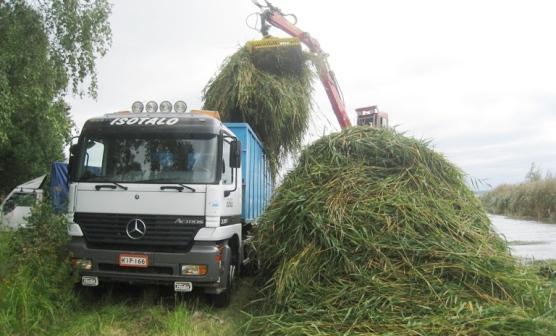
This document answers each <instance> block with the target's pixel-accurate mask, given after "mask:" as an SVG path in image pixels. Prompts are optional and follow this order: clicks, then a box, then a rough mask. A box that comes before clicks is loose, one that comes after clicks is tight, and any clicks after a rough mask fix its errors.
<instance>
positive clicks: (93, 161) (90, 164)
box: [83, 139, 104, 176]
mask: <svg viewBox="0 0 556 336" xmlns="http://www.w3.org/2000/svg"><path fill="white" fill-rule="evenodd" d="M86 148H87V151H86V152H85V158H84V159H85V165H84V171H83V176H100V175H101V170H102V161H103V160H102V159H103V157H104V144H103V143H102V142H100V141H96V140H92V139H90V140H88V141H87V142H86Z"/></svg>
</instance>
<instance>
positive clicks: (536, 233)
mask: <svg viewBox="0 0 556 336" xmlns="http://www.w3.org/2000/svg"><path fill="white" fill-rule="evenodd" d="M489 217H490V220H491V221H492V224H493V225H494V228H495V230H496V231H497V232H498V233H499V234H500V235H502V236H504V237H505V238H506V239H507V240H508V242H509V243H510V247H511V250H512V254H513V255H514V256H517V257H522V258H527V259H535V260H546V259H555V260H556V224H547V223H540V222H536V221H530V220H519V219H512V218H508V217H504V216H498V215H489Z"/></svg>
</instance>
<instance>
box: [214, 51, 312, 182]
mask: <svg viewBox="0 0 556 336" xmlns="http://www.w3.org/2000/svg"><path fill="white" fill-rule="evenodd" d="M276 53H279V52H278V51H274V52H273V53H272V55H274V54H276ZM279 54H280V53H279ZM281 55H282V56H283V58H288V56H289V55H290V54H289V53H287V52H286V53H285V54H281ZM280 59H281V58H277V57H267V58H266V59H265V68H264V69H260V68H259V67H257V66H255V64H254V63H253V61H252V58H251V54H250V52H249V50H248V49H247V47H244V48H241V49H240V50H239V51H237V52H236V53H235V54H234V55H232V56H231V57H230V58H228V59H227V60H226V61H225V62H224V64H223V65H222V67H221V68H220V71H219V73H218V74H217V75H216V76H215V77H214V78H212V79H211V80H210V82H209V83H208V84H207V86H206V87H205V89H204V97H203V99H204V108H205V109H208V110H215V111H219V112H220V115H221V118H222V120H224V121H233V122H247V123H249V125H250V126H251V127H252V128H253V130H254V131H255V133H256V134H257V136H258V137H259V138H260V139H261V141H262V142H263V144H264V146H265V150H266V153H267V156H268V159H269V162H270V166H271V171H272V172H273V173H274V174H276V172H277V171H278V169H279V168H280V165H281V162H283V159H284V158H285V156H286V155H287V154H289V153H292V152H293V151H295V150H297V149H299V147H300V146H301V141H302V139H303V136H304V134H305V131H306V129H307V126H308V122H309V115H310V108H311V92H312V86H311V83H312V78H313V74H312V71H311V69H310V67H309V65H308V64H307V59H306V58H305V57H304V56H303V57H300V58H299V57H296V56H294V59H295V60H296V61H297V62H295V61H294V62H291V61H290V62H285V61H280V62H279V60H280ZM284 67H286V69H284ZM292 69H293V70H292Z"/></svg>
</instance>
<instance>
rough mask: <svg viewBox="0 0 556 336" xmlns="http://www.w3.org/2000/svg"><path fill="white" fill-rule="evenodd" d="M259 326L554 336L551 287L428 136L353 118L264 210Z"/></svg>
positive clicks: (320, 331)
mask: <svg viewBox="0 0 556 336" xmlns="http://www.w3.org/2000/svg"><path fill="white" fill-rule="evenodd" d="M256 246H257V248H258V253H259V257H260V260H261V262H262V271H261V279H260V280H262V281H263V283H265V286H263V287H264V288H263V289H262V291H261V293H260V300H258V301H255V303H254V305H255V308H256V309H253V316H252V318H251V319H250V322H249V323H248V324H247V325H246V332H248V333H251V334H256V335H353V334H365V335H374V334H378V335H530V334H535V335H549V334H551V335H552V334H555V333H556V318H555V317H556V313H555V311H554V309H553V308H552V307H553V305H554V303H555V302H554V295H553V293H552V291H553V290H554V289H550V288H543V286H542V282H541V281H542V280H541V279H539V278H538V277H536V276H535V275H534V274H529V273H528V272H526V271H524V269H523V268H522V267H521V266H519V265H518V264H517V263H516V262H515V261H514V259H512V257H511V256H510V255H509V253H508V249H507V246H506V243H505V242H504V241H503V240H502V239H500V238H499V237H498V236H497V235H496V233H495V232H493V230H492V229H491V225H490V222H489V219H488V217H487V216H486V214H485V212H484V210H483V208H482V207H481V204H480V202H479V201H478V200H477V199H476V197H475V196H474V195H473V193H472V192H471V191H470V190H469V189H468V188H467V187H466V185H465V183H464V180H463V176H462V173H461V172H460V171H459V170H458V169H457V168H456V167H454V166H453V165H452V164H450V163H449V162H448V161H447V160H446V159H445V158H444V157H443V156H442V155H440V154H438V153H436V152H434V151H433V150H431V149H429V148H428V145H427V143H426V142H423V141H418V140H415V139H412V138H408V137H405V136H403V135H401V134H398V133H396V132H395V131H391V130H383V129H372V128H369V127H353V128H349V129H346V130H343V131H342V132H340V133H336V134H333V135H329V136H327V137H324V138H322V139H320V140H319V141H317V142H316V143H314V144H313V145H311V146H310V147H308V148H307V149H306V150H305V151H303V153H302V154H301V157H300V159H299V162H298V166H297V167H296V168H295V169H294V170H293V171H292V172H291V173H290V174H288V176H286V178H285V180H284V182H283V184H282V185H281V186H280V187H279V188H278V190H277V191H276V194H275V197H274V198H273V200H272V202H271V204H270V206H269V208H268V209H267V211H266V212H265V214H264V216H263V218H262V220H261V223H260V225H259V231H258V233H257V239H256Z"/></svg>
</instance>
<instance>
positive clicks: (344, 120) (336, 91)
mask: <svg viewBox="0 0 556 336" xmlns="http://www.w3.org/2000/svg"><path fill="white" fill-rule="evenodd" d="M253 3H254V4H255V5H257V6H258V7H259V8H261V9H264V11H263V12H262V13H261V21H262V26H261V32H262V33H263V35H264V36H267V35H268V29H269V28H270V27H269V25H268V24H271V25H272V26H274V27H276V28H279V29H281V30H282V31H284V32H286V33H288V34H290V35H291V36H293V37H296V38H297V39H299V41H301V42H302V43H303V44H305V45H306V46H307V47H308V48H309V50H310V51H311V52H312V53H313V54H314V55H315V56H316V61H315V62H314V63H315V67H316V69H317V72H318V75H319V78H320V80H321V82H322V85H323V86H324V89H325V91H326V94H327V96H328V100H330V104H331V105H332V109H333V110H334V114H335V115H336V118H337V119H338V123H340V126H341V127H342V128H346V127H350V126H351V121H350V119H349V117H348V114H347V111H346V105H345V103H344V100H343V98H342V95H341V93H340V87H339V85H338V82H337V81H336V76H335V75H334V72H333V71H332V70H331V69H330V66H329V64H328V61H327V60H326V58H327V56H328V55H327V54H326V53H325V52H324V51H323V50H322V49H321V47H320V44H319V42H318V41H317V40H316V39H315V38H313V37H312V36H310V35H309V33H306V32H304V31H302V30H301V29H299V28H298V27H297V26H295V25H294V24H292V23H291V22H290V21H288V20H287V19H286V18H285V15H284V14H283V13H282V11H281V10H280V9H278V8H276V7H274V6H273V5H272V4H270V3H269V2H268V1H266V0H265V3H266V5H261V4H260V3H258V2H257V1H253ZM289 15H291V14H289Z"/></svg>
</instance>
